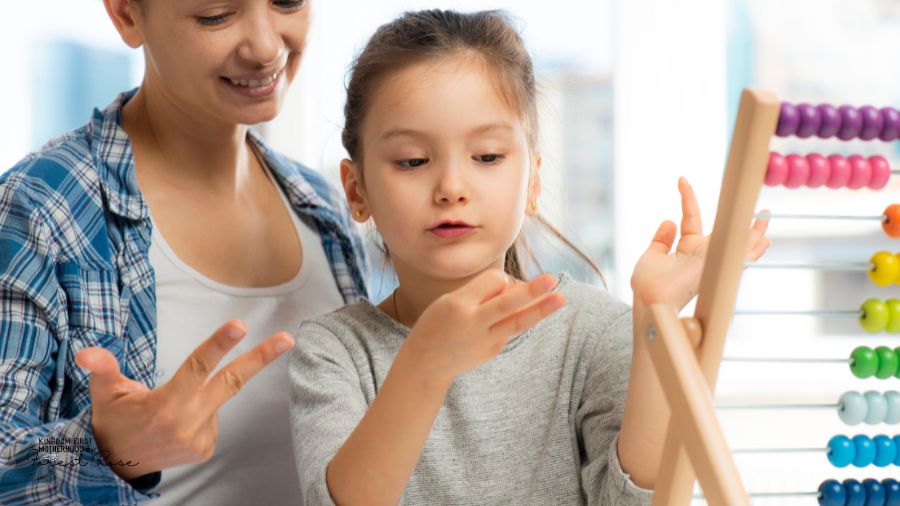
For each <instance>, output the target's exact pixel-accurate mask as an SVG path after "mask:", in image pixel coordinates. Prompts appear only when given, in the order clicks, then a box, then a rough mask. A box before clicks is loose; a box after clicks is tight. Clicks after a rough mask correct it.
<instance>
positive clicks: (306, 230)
mask: <svg viewBox="0 0 900 506" xmlns="http://www.w3.org/2000/svg"><path fill="white" fill-rule="evenodd" d="M276 187H277V183H276ZM278 189H279V193H281V199H282V201H283V202H284V204H285V206H286V207H287V208H288V211H289V213H290V215H291V219H292V220H293V223H294V227H295V229H296V230H297V233H298V235H299V237H300V241H301V244H302V248H303V263H302V266H301V268H300V272H299V273H297V276H296V277H294V278H293V279H291V280H290V281H288V282H286V283H284V284H281V285H277V286H271V287H264V288H239V287H234V286H229V285H224V284H222V283H218V282H216V281H213V280H212V279H210V278H208V277H206V276H204V275H203V274H200V273H199V272H197V271H196V270H194V269H192V268H191V267H190V266H189V265H187V264H186V263H184V262H183V261H182V260H181V259H180V258H178V256H177V255H176V254H175V253H174V251H173V250H172V249H171V248H170V247H169V245H168V244H167V243H166V241H165V239H164V238H163V236H162V234H161V233H160V231H159V228H158V227H156V226H155V224H154V226H153V235H152V240H151V246H150V263H151V264H152V265H153V268H154V269H155V271H156V294H157V301H158V302H157V324H158V334H157V335H158V338H157V357H156V364H157V365H156V367H157V385H161V384H162V383H164V382H166V381H169V380H170V379H171V378H172V376H173V375H174V374H175V371H176V370H177V369H178V367H179V366H180V365H181V364H182V363H183V362H184V361H185V359H187V357H188V355H189V354H190V353H191V351H193V350H194V348H196V347H197V346H198V345H199V344H200V343H201V342H202V341H203V340H204V339H206V338H207V337H208V336H209V335H210V334H211V333H212V332H213V330H215V329H216V328H218V327H219V326H220V325H222V324H223V323H225V322H226V321H228V320H231V319H233V318H240V319H242V320H244V321H245V322H247V325H248V327H249V332H248V334H247V336H245V337H244V339H243V340H241V342H240V343H238V345H237V346H236V347H235V348H234V349H233V350H232V351H231V352H230V353H229V354H228V355H227V356H225V358H223V359H222V361H221V362H220V363H219V365H220V366H221V365H223V364H227V363H228V362H229V361H231V360H232V359H234V358H235V357H237V356H238V355H239V354H240V353H242V352H244V351H247V350H249V349H251V348H252V347H253V346H255V345H256V344H258V343H260V342H261V341H262V340H263V339H265V338H266V337H268V336H270V335H271V334H274V333H275V332H278V331H282V330H283V331H287V332H289V333H290V334H291V335H294V334H295V333H296V330H297V328H298V327H299V325H300V322H301V321H302V320H304V319H306V318H309V317H311V316H314V315H317V314H322V313H326V312H330V311H332V310H334V309H336V308H338V307H340V306H342V305H343V298H342V297H341V294H340V292H339V290H338V287H337V284H336V283H335V281H334V277H333V276H332V274H331V268H330V267H329V264H328V260H327V258H326V256H325V251H324V250H323V248H322V243H321V239H320V237H319V235H318V233H316V232H315V231H314V230H313V229H312V228H310V227H309V226H308V225H307V224H306V223H304V222H303V221H301V220H300V219H299V218H298V217H297V215H296V214H295V213H294V211H293V210H292V209H291V208H290V205H289V203H288V201H287V198H286V197H285V196H284V194H283V193H282V192H281V188H280V187H279V188H278ZM298 345H302V344H301V343H298ZM287 358H288V357H287V355H285V356H282V357H279V358H278V360H276V361H275V362H274V363H272V364H270V365H269V366H268V367H267V368H265V369H263V370H262V371H260V372H259V373H258V374H257V375H256V376H254V377H253V379H251V380H250V381H249V382H247V383H246V384H245V386H244V387H243V388H242V390H241V391H240V392H239V393H238V395H237V396H236V397H234V398H232V399H231V400H230V401H228V402H226V403H225V404H224V405H223V406H222V408H221V409H220V410H219V435H218V440H217V443H216V450H215V454H214V455H213V457H212V458H211V459H210V460H208V461H206V462H204V463H201V464H189V465H184V466H179V467H175V468H172V469H166V470H163V473H162V481H161V483H160V484H159V486H158V487H157V488H156V489H155V490H154V492H158V493H159V494H161V496H160V498H159V499H157V500H154V501H151V503H150V504H153V505H154V506H159V505H168V504H179V505H180V504H191V505H192V506H193V505H216V506H219V505H229V504H234V505H246V504H288V503H291V504H298V503H302V498H301V497H300V487H299V483H298V475H297V465H296V463H295V461H294V451H293V445H292V444H291V433H290V420H289V413H290V409H289V408H290V401H291V399H290V390H289V382H288V372H287Z"/></svg>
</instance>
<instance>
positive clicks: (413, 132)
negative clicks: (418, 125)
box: [381, 128, 428, 141]
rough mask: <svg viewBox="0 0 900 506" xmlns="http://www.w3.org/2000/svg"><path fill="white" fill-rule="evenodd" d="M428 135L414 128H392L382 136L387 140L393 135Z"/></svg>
mask: <svg viewBox="0 0 900 506" xmlns="http://www.w3.org/2000/svg"><path fill="white" fill-rule="evenodd" d="M403 136H408V137H428V136H427V135H425V133H424V132H420V131H418V130H413V129H411V128H391V129H390V130H388V131H387V132H385V133H384V134H383V135H382V136H381V140H382V141H386V140H388V139H390V138H391V137H403Z"/></svg>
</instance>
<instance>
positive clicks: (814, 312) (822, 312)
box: [734, 309, 864, 316]
mask: <svg viewBox="0 0 900 506" xmlns="http://www.w3.org/2000/svg"><path fill="white" fill-rule="evenodd" d="M734 314H735V315H739V316H762V315H776V316H783V315H788V316H798V315H810V316H863V314H864V313H863V312H862V311H860V310H859V309H840V310H828V309H800V310H785V311H776V310H769V309H760V310H756V309H741V310H737V311H735V312H734Z"/></svg>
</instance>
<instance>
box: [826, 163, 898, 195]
mask: <svg viewBox="0 0 900 506" xmlns="http://www.w3.org/2000/svg"><path fill="white" fill-rule="evenodd" d="M869 166H870V167H871V168H872V177H871V178H869V185H868V186H869V189H871V190H880V189H882V188H884V187H885V186H886V185H887V183H888V180H889V179H890V178H891V166H890V164H889V163H888V161H887V160H885V159H884V157H883V156H878V155H875V156H870V157H869ZM810 172H812V167H810Z"/></svg>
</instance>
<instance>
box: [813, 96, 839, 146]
mask: <svg viewBox="0 0 900 506" xmlns="http://www.w3.org/2000/svg"><path fill="white" fill-rule="evenodd" d="M816 109H817V110H818V111H819V132H818V133H817V134H816V135H818V136H819V137H821V138H822V139H828V138H830V137H834V134H836V133H838V130H840V129H841V115H840V113H838V110H837V109H835V107H834V106H833V105H831V104H819V106H818V107H816Z"/></svg>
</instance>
